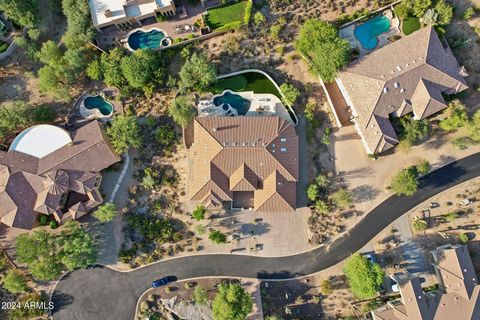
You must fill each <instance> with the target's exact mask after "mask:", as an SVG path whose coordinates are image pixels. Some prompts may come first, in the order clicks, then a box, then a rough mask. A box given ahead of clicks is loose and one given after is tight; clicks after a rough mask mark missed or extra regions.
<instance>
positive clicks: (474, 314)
mask: <svg viewBox="0 0 480 320" xmlns="http://www.w3.org/2000/svg"><path fill="white" fill-rule="evenodd" d="M432 254H433V257H434V262H435V263H434V266H435V269H436V272H437V277H438V281H439V287H440V291H439V292H437V293H431V294H426V293H424V292H423V290H422V287H421V282H420V279H419V278H413V279H410V278H408V277H406V278H399V284H400V293H401V300H399V301H396V303H388V304H387V305H386V306H384V307H381V308H379V309H377V310H375V311H373V312H372V315H373V319H374V320H375V319H381V320H404V319H405V320H406V319H408V320H410V319H415V320H416V319H418V320H451V319H456V320H471V319H480V285H478V280H477V276H476V274H475V269H474V268H473V264H472V260H471V259H470V255H469V253H468V248H467V247H466V246H461V245H446V246H443V247H439V248H437V249H436V250H435V251H432Z"/></svg>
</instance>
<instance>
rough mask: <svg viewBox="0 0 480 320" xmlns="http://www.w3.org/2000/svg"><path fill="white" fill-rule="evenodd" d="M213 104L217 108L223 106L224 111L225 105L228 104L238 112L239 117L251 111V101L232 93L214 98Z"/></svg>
mask: <svg viewBox="0 0 480 320" xmlns="http://www.w3.org/2000/svg"><path fill="white" fill-rule="evenodd" d="M213 104H214V105H216V106H217V107H219V106H221V105H222V104H223V105H224V106H223V108H224V109H225V104H228V105H230V106H231V107H232V108H235V109H236V110H237V112H238V115H239V116H244V115H246V114H247V112H248V109H250V100H248V99H245V98H244V97H242V96H240V95H238V94H235V93H231V92H225V93H224V94H223V95H221V96H218V97H215V98H213Z"/></svg>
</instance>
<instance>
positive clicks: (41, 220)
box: [38, 214, 49, 226]
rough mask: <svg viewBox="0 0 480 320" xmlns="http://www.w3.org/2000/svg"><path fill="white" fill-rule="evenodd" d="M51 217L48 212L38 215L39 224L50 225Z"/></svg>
mask: <svg viewBox="0 0 480 320" xmlns="http://www.w3.org/2000/svg"><path fill="white" fill-rule="evenodd" d="M48 221H49V217H48V216H47V215H46V214H42V215H41V216H40V217H38V224H39V225H41V226H46V225H48Z"/></svg>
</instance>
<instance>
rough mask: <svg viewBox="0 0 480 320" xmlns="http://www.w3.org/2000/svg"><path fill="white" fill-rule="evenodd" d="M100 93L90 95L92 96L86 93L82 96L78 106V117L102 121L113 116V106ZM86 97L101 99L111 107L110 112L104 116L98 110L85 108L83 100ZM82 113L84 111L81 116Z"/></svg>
mask: <svg viewBox="0 0 480 320" xmlns="http://www.w3.org/2000/svg"><path fill="white" fill-rule="evenodd" d="M101 93H102V92H99V93H97V94H96V95H92V94H90V93H88V92H86V93H85V94H83V95H82V97H81V101H80V105H79V112H80V115H81V116H82V117H83V118H85V119H99V120H102V119H109V118H111V117H112V116H113V113H114V112H115V106H114V105H113V103H111V102H110V101H108V100H107V99H106V98H105V97H104V96H102V95H101ZM88 97H93V98H94V97H102V99H103V100H104V101H105V102H106V103H108V104H109V105H110V106H111V107H112V111H111V112H110V113H109V114H108V115H104V114H103V113H102V112H101V111H100V110H99V109H98V108H93V109H89V108H87V106H86V105H85V100H86V99H87V98H88ZM95 109H96V110H95ZM82 111H85V114H83V112H82ZM87 113H89V114H87Z"/></svg>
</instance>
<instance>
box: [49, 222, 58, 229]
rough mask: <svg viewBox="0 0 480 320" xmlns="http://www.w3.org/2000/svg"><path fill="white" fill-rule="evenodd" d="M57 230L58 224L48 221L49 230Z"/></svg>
mask: <svg viewBox="0 0 480 320" xmlns="http://www.w3.org/2000/svg"><path fill="white" fill-rule="evenodd" d="M57 228H58V222H57V221H55V220H52V221H50V229H57Z"/></svg>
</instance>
